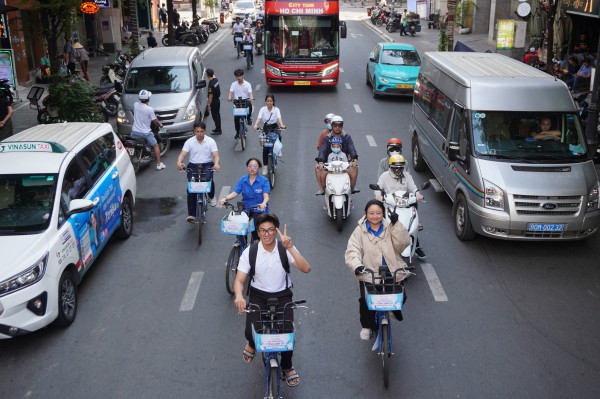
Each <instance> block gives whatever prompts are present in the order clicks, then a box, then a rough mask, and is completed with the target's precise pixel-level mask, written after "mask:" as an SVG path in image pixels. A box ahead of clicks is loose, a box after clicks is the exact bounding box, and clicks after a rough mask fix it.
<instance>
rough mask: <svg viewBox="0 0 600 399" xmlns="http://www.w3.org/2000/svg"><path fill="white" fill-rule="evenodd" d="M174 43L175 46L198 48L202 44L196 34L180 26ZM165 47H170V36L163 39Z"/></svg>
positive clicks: (176, 30) (176, 31)
mask: <svg viewBox="0 0 600 399" xmlns="http://www.w3.org/2000/svg"><path fill="white" fill-rule="evenodd" d="M174 36H175V37H174V41H175V42H174V43H173V45H175V46H182V45H183V46H197V45H198V44H200V39H198V36H196V34H195V33H194V32H192V31H191V30H189V29H186V28H185V27H184V26H179V27H177V29H175V34H174ZM162 44H163V46H169V35H164V36H163V38H162Z"/></svg>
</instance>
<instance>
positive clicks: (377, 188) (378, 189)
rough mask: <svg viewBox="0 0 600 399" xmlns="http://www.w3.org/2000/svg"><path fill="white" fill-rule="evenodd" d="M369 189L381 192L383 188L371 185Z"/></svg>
mask: <svg viewBox="0 0 600 399" xmlns="http://www.w3.org/2000/svg"><path fill="white" fill-rule="evenodd" d="M369 188H370V189H371V190H373V191H381V187H379V185H377V184H374V183H371V184H369Z"/></svg>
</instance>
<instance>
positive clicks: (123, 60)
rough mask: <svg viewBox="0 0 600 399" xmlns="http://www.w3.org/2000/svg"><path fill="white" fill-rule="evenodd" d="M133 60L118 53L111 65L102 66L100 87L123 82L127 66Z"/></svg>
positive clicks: (126, 55)
mask: <svg viewBox="0 0 600 399" xmlns="http://www.w3.org/2000/svg"><path fill="white" fill-rule="evenodd" d="M132 60H133V57H132V56H131V55H128V54H123V53H121V52H120V51H119V53H118V54H117V58H116V59H115V61H114V62H113V63H112V64H104V65H103V66H102V77H101V78H100V85H101V86H105V85H108V84H111V83H112V84H114V83H116V82H119V83H121V82H123V79H124V78H125V74H126V73H127V70H128V69H129V64H130V63H131V61H132Z"/></svg>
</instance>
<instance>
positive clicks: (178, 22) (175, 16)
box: [173, 9, 181, 27]
mask: <svg viewBox="0 0 600 399" xmlns="http://www.w3.org/2000/svg"><path fill="white" fill-rule="evenodd" d="M173 24H174V25H175V26H177V27H179V25H181V15H179V12H177V9H174V10H173Z"/></svg>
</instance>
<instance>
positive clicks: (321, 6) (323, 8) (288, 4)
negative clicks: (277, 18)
mask: <svg viewBox="0 0 600 399" xmlns="http://www.w3.org/2000/svg"><path fill="white" fill-rule="evenodd" d="M339 10H340V8H339V3H338V2H337V1H306V2H305V1H299V2H292V1H275V2H272V1H267V2H265V13H266V14H270V15H278V14H281V15H327V14H329V15H332V14H338V13H339Z"/></svg>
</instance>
